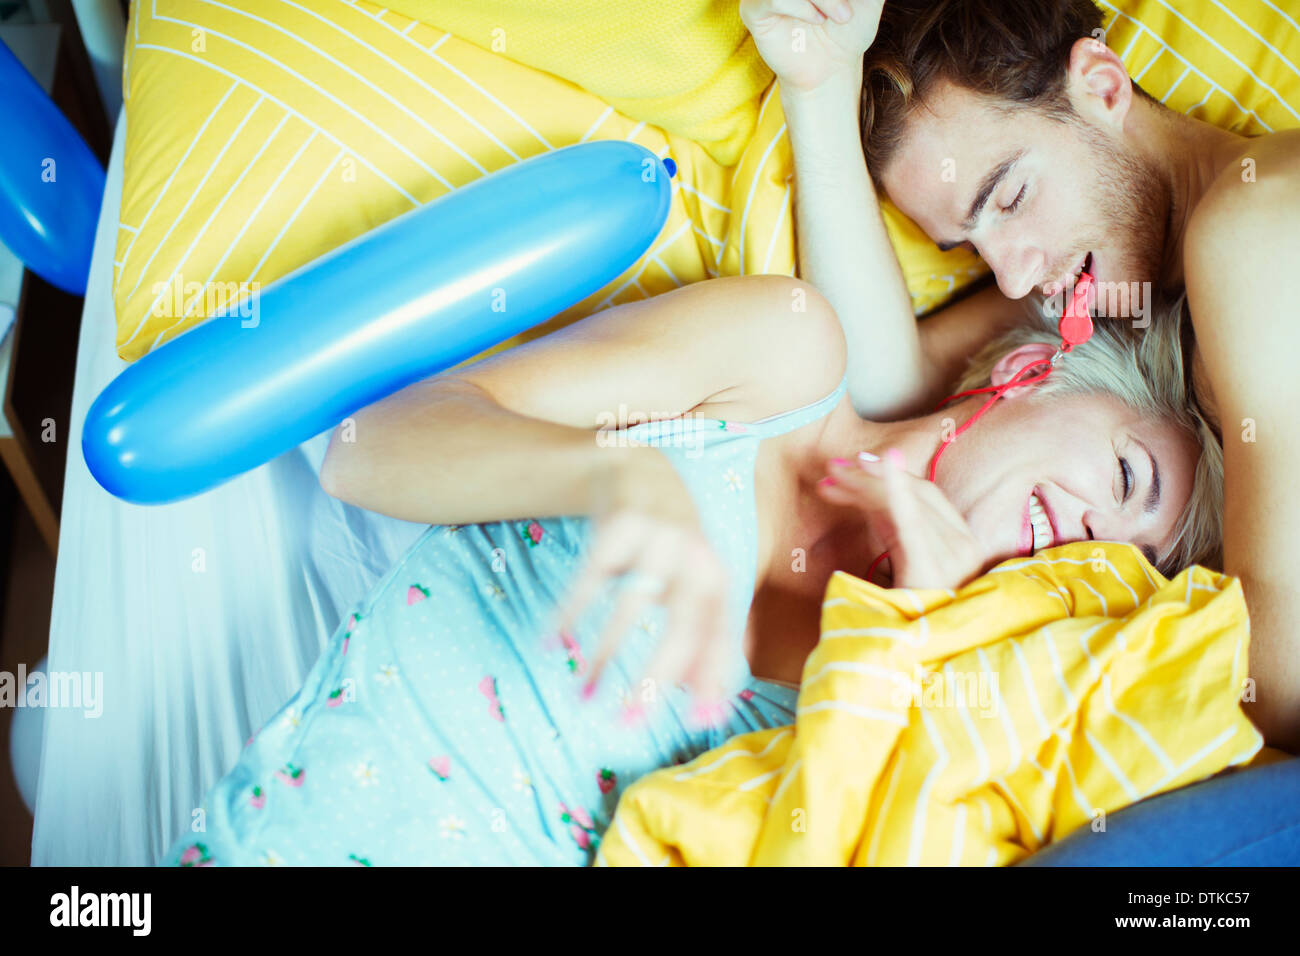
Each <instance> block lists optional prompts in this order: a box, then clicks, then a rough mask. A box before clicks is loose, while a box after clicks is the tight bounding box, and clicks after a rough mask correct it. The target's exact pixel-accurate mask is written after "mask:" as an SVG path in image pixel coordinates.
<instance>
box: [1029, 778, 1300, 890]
mask: <svg viewBox="0 0 1300 956" xmlns="http://www.w3.org/2000/svg"><path fill="white" fill-rule="evenodd" d="M1024 865H1025V866H1298V865H1300V758H1294V759H1291V760H1285V761H1281V762H1278V763H1275V764H1269V765H1267V766H1263V767H1256V768H1253V769H1251V770H1243V771H1238V772H1236V773H1231V774H1228V775H1227V776H1223V777H1216V778H1214V779H1212V780H1206V781H1204V782H1202V783H1198V784H1195V785H1192V786H1189V787H1183V788H1181V789H1179V790H1175V791H1173V792H1172V793H1166V794H1164V795H1162V796H1159V797H1153V798H1151V799H1150V800H1144V801H1142V802H1141V803H1138V804H1135V805H1134V806H1131V807H1128V808H1126V809H1125V810H1123V811H1121V812H1119V813H1116V814H1115V815H1114V816H1113V817H1111V818H1110V819H1109V820H1107V821H1106V830H1105V832H1094V831H1093V830H1092V829H1091V828H1089V827H1083V828H1081V829H1080V830H1078V831H1076V832H1074V833H1072V834H1071V835H1070V836H1069V837H1067V838H1066V839H1064V840H1062V841H1061V842H1060V843H1057V844H1055V845H1053V846H1050V847H1048V848H1046V849H1045V850H1043V851H1041V852H1039V853H1036V854H1034V855H1033V856H1032V857H1030V858H1029V859H1028V860H1026V861H1025V863H1024Z"/></svg>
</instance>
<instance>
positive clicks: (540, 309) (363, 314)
mask: <svg viewBox="0 0 1300 956" xmlns="http://www.w3.org/2000/svg"><path fill="white" fill-rule="evenodd" d="M671 198H672V189H671V184H670V182H669V177H668V174H667V171H666V170H665V168H664V166H663V164H662V163H661V162H660V161H659V159H658V158H657V157H656V156H655V155H654V154H653V153H651V152H649V151H648V150H646V149H644V148H643V147H641V146H637V145H636V144H635V143H628V142H623V141H601V142H594V143H585V144H581V145H577V146H569V147H566V148H564V149H559V150H556V151H554V152H551V153H546V154H543V155H541V156H537V157H534V158H532V159H529V160H526V161H524V162H521V163H517V164H515V165H513V166H510V167H508V168H506V169H503V170H500V171H498V172H496V173H493V174H491V175H489V176H485V177H483V178H482V179H479V180H476V181H475V182H473V183H471V184H469V185H468V186H465V187H463V188H461V189H457V190H455V191H453V192H451V193H449V194H447V195H446V196H443V197H441V198H440V199H438V200H437V201H435V202H432V203H430V204H428V205H427V206H424V207H422V208H420V209H417V210H414V211H412V212H409V213H406V214H405V215H403V216H400V217H398V218H396V219H394V220H391V221H390V222H388V223H386V224H384V225H382V226H380V227H379V228H377V229H375V230H372V231H371V232H368V233H366V234H365V235H362V236H359V237H358V238H356V239H353V240H352V241H351V242H348V243H346V244H344V245H342V246H340V247H339V248H337V249H335V250H334V251H332V252H330V253H327V254H326V255H324V256H322V257H321V258H319V259H317V260H316V261H314V262H312V263H310V264H308V265H306V266H303V267H302V268H301V269H299V270H297V271H296V272H293V273H291V274H289V275H287V276H285V277H283V278H281V279H279V280H277V281H276V282H274V283H272V284H271V285H269V286H267V287H266V288H265V289H262V290H260V292H254V293H253V294H252V295H251V296H250V297H249V298H248V299H247V300H246V301H245V302H244V303H241V306H240V309H241V312H242V314H239V313H236V314H230V315H226V316H222V317H218V318H210V319H208V320H207V321H206V322H204V323H203V324H202V325H199V326H197V327H195V328H193V329H191V330H190V331H188V332H186V333H184V334H183V335H180V336H178V337H177V338H175V339H172V340H171V341H170V342H167V343H166V344H165V345H163V346H161V347H160V348H157V349H155V350H154V351H152V352H150V353H149V354H148V355H145V356H144V357H143V358H141V359H140V360H138V361H137V362H136V363H135V364H133V365H131V366H130V367H129V368H127V369H125V370H124V371H123V372H122V373H121V374H120V375H118V377H117V378H116V379H114V380H113V381H112V382H110V383H109V384H108V386H107V387H106V388H105V389H104V391H103V392H102V393H100V395H99V397H98V398H97V399H96V400H95V402H94V404H93V405H92V406H91V408H90V411H89V412H88V413H87V415H86V423H85V428H84V430H83V432H82V439H81V447H82V453H83V455H84V456H85V459H86V464H87V465H88V466H89V468H90V472H91V474H93V475H94V476H95V478H96V480H97V481H99V483H100V484H101V485H103V486H104V488H105V489H106V490H108V491H109V492H111V493H112V494H114V495H116V496H118V497H119V498H122V499H125V500H127V501H131V502H135V503H138V504H161V503H164V502H168V501H176V500H179V499H181V498H186V497H189V496H192V495H196V494H199V493H200V492H203V491H206V490H208V489H210V488H213V487H215V486H216V485H218V484H220V483H222V482H224V481H227V480H229V479H230V478H233V477H235V476H236V475H240V474H243V473H244V472H246V471H248V470H250V469H252V468H255V467H257V466H258V465H261V464H263V463H265V462H267V461H270V460H271V459H272V458H274V457H276V456H277V455H280V454H282V453H283V452H285V451H288V450H289V449H291V448H293V447H295V446H296V445H299V444H301V443H302V442H304V441H306V440H307V439H309V438H311V437H312V436H313V435H318V434H320V433H321V432H323V431H325V430H326V429H329V428H333V427H334V426H335V425H337V424H338V423H339V422H340V421H342V420H343V419H345V418H347V417H348V416H349V415H351V414H352V413H354V412H356V411H357V410H358V409H361V408H364V407H365V406H367V405H370V404H371V403H373V402H375V401H377V400H379V399H381V398H384V397H385V396H387V395H391V394H392V393H393V392H396V391H398V390H400V389H402V388H405V387H406V386H407V385H410V384H411V383H413V382H417V381H420V380H421V379H423V378H427V377H428V376H430V375H432V374H434V373H436V372H438V371H441V370H443V369H445V368H448V367H450V366H452V365H455V364H456V363H457V362H461V361H463V360H464V359H467V358H470V357H471V356H473V355H475V354H477V353H479V352H481V351H483V350H484V349H486V348H489V347H490V346H492V345H495V344H497V343H499V342H501V341H504V340H505V339H508V338H510V337H511V336H513V335H517V334H518V333H520V332H523V331H525V330H526V329H529V328H531V327H533V326H534V325H537V324H538V323H539V322H542V321H545V320H546V319H549V318H551V317H553V316H554V315H556V314H557V313H559V312H562V311H563V310H565V309H567V308H569V307H570V306H572V305H574V304H575V303H577V302H580V301H582V300H583V299H585V298H586V297H587V296H589V295H591V294H592V293H593V292H596V291H597V290H599V289H600V288H602V287H603V286H605V285H607V284H608V283H609V282H611V281H612V280H613V279H615V278H617V277H618V276H619V275H621V274H622V273H623V272H624V271H625V270H626V269H628V268H629V267H630V266H631V265H633V264H634V263H635V262H636V261H637V259H638V258H640V256H641V255H642V253H644V252H645V250H646V249H647V248H649V246H650V243H652V242H653V241H654V239H655V237H656V236H657V235H658V234H659V231H660V229H661V228H662V227H663V224H664V222H665V220H666V219H667V217H668V207H669V203H670V202H671ZM250 305H251V307H250ZM232 311H233V310H232ZM182 314H183V313H182Z"/></svg>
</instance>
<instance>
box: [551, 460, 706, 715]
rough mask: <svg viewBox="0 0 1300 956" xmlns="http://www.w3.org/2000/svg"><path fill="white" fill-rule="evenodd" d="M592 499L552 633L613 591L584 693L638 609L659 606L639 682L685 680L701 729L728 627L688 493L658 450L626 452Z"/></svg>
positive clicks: (561, 630) (664, 683) (563, 628)
mask: <svg viewBox="0 0 1300 956" xmlns="http://www.w3.org/2000/svg"><path fill="white" fill-rule="evenodd" d="M615 454H617V453H615ZM595 498H596V500H595V501H594V502H593V507H592V517H593V519H594V522H595V532H594V534H593V536H592V542H591V547H590V549H589V552H588V557H587V563H586V565H585V566H584V567H583V569H582V570H581V571H580V572H579V573H578V575H577V577H576V578H575V580H574V581H573V583H572V584H571V586H570V590H569V595H568V597H567V598H566V599H565V600H564V601H562V602H561V605H560V609H559V611H558V614H557V617H556V621H557V627H556V630H557V631H558V632H559V633H560V634H562V635H563V634H567V633H571V632H572V630H573V628H574V625H575V624H576V623H577V621H578V620H579V618H580V617H581V616H582V614H583V612H584V611H585V610H586V608H587V607H588V605H590V604H591V603H592V601H593V600H595V599H596V598H597V597H598V596H599V595H600V594H602V593H603V592H604V591H605V590H606V589H608V588H611V587H614V588H618V589H619V594H618V597H617V599H616V601H615V603H614V606H613V608H612V610H611V612H610V615H609V618H608V619H607V620H606V622H605V626H604V629H603V630H602V632H601V635H600V638H599V640H598V643H597V648H596V653H595V655H594V657H593V658H592V661H591V671H590V675H589V676H588V679H587V684H586V686H585V687H584V689H583V693H584V695H586V696H589V695H590V694H591V693H592V692H594V690H595V685H596V682H597V680H598V679H599V678H600V675H601V672H602V671H603V670H604V668H605V665H606V664H607V663H608V662H609V659H610V658H611V657H613V656H614V654H615V653H617V651H618V648H619V646H620V644H621V643H622V641H623V638H624V636H625V635H626V634H627V632H628V631H629V630H630V629H631V628H632V627H633V626H634V625H635V624H636V623H637V621H638V619H639V618H640V616H641V615H642V613H643V612H644V611H645V610H646V609H647V608H648V607H649V606H650V605H652V604H661V605H663V606H665V607H666V608H667V622H666V626H665V628H664V633H663V635H662V637H661V638H660V640H659V642H658V647H657V648H656V650H655V652H654V654H653V655H652V657H651V659H650V662H649V664H648V665H647V668H646V673H645V675H644V676H645V677H646V678H649V679H651V680H653V681H655V682H657V683H660V684H661V685H662V686H667V685H670V684H675V683H683V684H685V685H686V686H687V687H688V688H690V689H691V690H692V691H693V692H694V694H695V695H696V698H697V700H698V701H699V706H698V707H697V715H696V716H697V718H698V719H699V720H700V722H701V723H703V722H705V721H706V720H707V719H708V717H709V715H711V714H712V713H713V711H714V710H715V709H716V707H717V704H718V702H719V701H720V700H721V698H722V693H723V685H724V682H725V679H726V675H727V661H728V646H727V643H728V640H729V635H730V633H731V631H730V623H731V622H730V621H729V620H728V612H727V594H728V589H727V584H728V576H727V571H726V568H725V567H724V566H723V564H722V561H721V560H720V559H719V558H718V556H717V554H716V553H715V552H714V549H713V546H712V545H711V544H710V543H709V541H708V539H707V538H706V537H705V535H704V532H703V531H702V530H701V528H700V521H699V516H698V514H697V512H696V509H695V503H694V501H693V500H692V499H691V496H690V492H689V491H688V490H687V488H686V485H685V484H684V483H683V482H682V480H681V476H680V475H678V474H677V471H676V469H675V468H674V467H673V465H672V463H671V462H670V461H669V460H668V459H667V458H666V457H665V456H664V455H663V454H662V453H661V452H660V451H659V450H658V449H655V448H635V449H631V450H629V453H628V454H627V455H626V456H625V457H624V458H621V459H619V460H618V463H617V464H616V465H612V466H611V468H610V469H609V471H608V472H606V475H605V478H604V479H603V480H602V481H601V482H600V484H599V486H598V487H597V488H596V489H595ZM658 696H659V695H656V698H657V697H658ZM629 716H635V715H629Z"/></svg>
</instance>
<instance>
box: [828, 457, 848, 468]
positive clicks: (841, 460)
mask: <svg viewBox="0 0 1300 956" xmlns="http://www.w3.org/2000/svg"><path fill="white" fill-rule="evenodd" d="M831 461H833V462H834V463H835V464H837V465H842V466H844V467H845V468H847V467H848V466H849V460H848V459H847V458H832V459H831Z"/></svg>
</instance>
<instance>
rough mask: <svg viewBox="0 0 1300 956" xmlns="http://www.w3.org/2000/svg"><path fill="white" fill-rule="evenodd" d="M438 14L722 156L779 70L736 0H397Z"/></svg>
mask: <svg viewBox="0 0 1300 956" xmlns="http://www.w3.org/2000/svg"><path fill="white" fill-rule="evenodd" d="M386 6H387V7H388V9H389V10H390V11H392V12H393V13H397V14H401V15H402V16H407V17H410V18H412V19H413V20H420V21H421V22H424V23H428V24H431V25H433V26H436V27H438V28H439V29H442V30H446V31H448V32H449V33H451V34H453V35H455V36H458V37H460V38H461V39H463V40H469V41H470V42H471V43H474V44H477V45H478V46H480V47H483V48H484V49H486V50H491V51H492V52H493V53H499V54H501V55H502V56H506V57H509V58H510V59H512V60H514V61H515V62H517V63H523V64H525V65H527V66H531V67H534V68H536V69H539V70H545V71H546V72H547V73H553V74H555V75H556V76H559V77H563V78H564V79H566V80H568V81H570V82H571V83H576V84H577V85H578V86H580V87H582V88H583V89H584V90H587V91H588V92H589V93H594V94H595V95H596V96H598V97H600V98H601V99H602V100H604V101H605V102H606V103H608V104H609V105H610V106H612V107H614V109H615V110H617V111H618V112H620V113H622V114H623V115H624V116H629V117H631V118H632V119H635V120H641V121H644V122H646V123H649V124H650V125H651V126H658V127H659V128H660V129H662V130H664V131H666V132H669V133H672V134H673V135H675V136H683V137H685V138H686V139H689V140H694V141H695V142H696V143H698V144H699V145H700V146H702V147H703V148H704V149H705V150H706V151H707V152H708V153H709V155H710V156H711V157H712V158H713V159H715V160H716V161H717V162H719V163H721V164H722V165H724V166H730V165H733V164H734V163H735V162H736V161H737V160H738V159H739V158H740V156H741V153H743V152H744V149H745V147H746V146H747V145H748V144H749V141H750V138H751V137H752V135H753V132H754V126H755V125H756V124H757V122H758V105H759V97H761V96H762V94H763V91H764V90H765V89H767V87H768V85H769V84H770V83H771V82H772V71H771V70H769V69H768V68H767V64H766V63H764V62H763V58H762V57H760V56H759V55H758V50H757V49H756V48H755V47H754V41H753V40H752V39H751V38H750V35H749V31H748V30H747V29H745V25H744V24H743V23H742V22H741V21H740V16H739V14H738V13H737V0H686V2H682V0H674V2H668V3H666V2H664V0H618V2H617V3H616V4H615V3H610V2H609V0H561V2H557V0H547V2H540V3H539V2H537V0H522V2H521V0H393V2H389V3H387V4H386Z"/></svg>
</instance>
